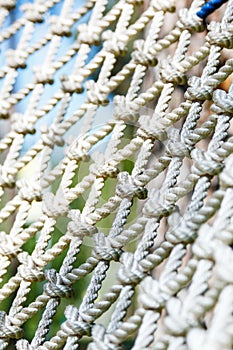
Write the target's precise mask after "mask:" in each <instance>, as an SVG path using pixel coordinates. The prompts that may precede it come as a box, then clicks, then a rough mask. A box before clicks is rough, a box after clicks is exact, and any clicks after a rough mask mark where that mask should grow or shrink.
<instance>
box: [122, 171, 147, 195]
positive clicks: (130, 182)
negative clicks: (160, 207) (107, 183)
mask: <svg viewBox="0 0 233 350" xmlns="http://www.w3.org/2000/svg"><path fill="white" fill-rule="evenodd" d="M118 182H119V183H118V185H117V187H116V195H117V196H119V197H121V198H132V197H134V196H136V197H138V198H139V199H145V198H146V197H147V189H146V188H144V187H139V186H137V185H136V184H135V181H134V179H133V177H132V176H131V175H129V174H128V173H127V172H126V171H124V172H121V173H119V174H118Z"/></svg>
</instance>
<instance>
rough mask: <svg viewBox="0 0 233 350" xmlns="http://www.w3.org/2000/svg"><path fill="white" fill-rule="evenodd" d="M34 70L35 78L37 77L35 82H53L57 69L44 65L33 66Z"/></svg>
mask: <svg viewBox="0 0 233 350" xmlns="http://www.w3.org/2000/svg"><path fill="white" fill-rule="evenodd" d="M33 71H34V79H35V81H34V82H35V83H36V84H43V85H45V84H53V82H54V79H53V77H54V73H55V70H54V69H53V68H50V67H48V68H46V70H45V68H44V67H43V68H42V67H39V66H37V67H34V68H33Z"/></svg>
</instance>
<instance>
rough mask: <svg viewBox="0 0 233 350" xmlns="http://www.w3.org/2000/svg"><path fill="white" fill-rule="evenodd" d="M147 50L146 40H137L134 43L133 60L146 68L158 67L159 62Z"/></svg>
mask: <svg viewBox="0 0 233 350" xmlns="http://www.w3.org/2000/svg"><path fill="white" fill-rule="evenodd" d="M148 49H149V48H147V49H146V48H145V41H144V40H136V41H135V42H134V47H133V52H132V58H133V60H134V62H135V63H136V64H141V65H144V66H146V67H148V66H156V64H157V63H158V60H157V58H156V57H154V56H153V55H152V54H151V53H150V52H149V51H148Z"/></svg>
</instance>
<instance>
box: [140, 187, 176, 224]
mask: <svg viewBox="0 0 233 350" xmlns="http://www.w3.org/2000/svg"><path fill="white" fill-rule="evenodd" d="M175 209H176V206H175V205H174V204H166V203H164V202H162V203H161V202H160V192H159V190H157V189H152V190H151V191H150V195H149V199H148V200H147V201H146V203H145V205H144V207H143V209H142V213H143V215H144V216H146V217H147V218H150V219H153V218H158V219H159V218H161V217H164V216H169V215H170V214H171V213H172V212H173V211H174V210H175Z"/></svg>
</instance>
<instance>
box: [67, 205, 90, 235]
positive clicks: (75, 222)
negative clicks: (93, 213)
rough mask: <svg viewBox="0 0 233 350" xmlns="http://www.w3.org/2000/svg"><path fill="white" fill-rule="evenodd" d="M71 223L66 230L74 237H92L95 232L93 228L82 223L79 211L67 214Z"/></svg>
mask: <svg viewBox="0 0 233 350" xmlns="http://www.w3.org/2000/svg"><path fill="white" fill-rule="evenodd" d="M68 217H69V218H71V220H72V221H70V222H69V223H68V226H67V230H68V232H69V233H70V234H71V235H72V236H74V237H84V236H93V235H94V234H95V233H96V232H97V228H96V227H95V226H92V225H89V224H86V223H85V222H83V221H82V218H81V213H80V211H79V210H76V209H73V210H70V211H69V213H68Z"/></svg>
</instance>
